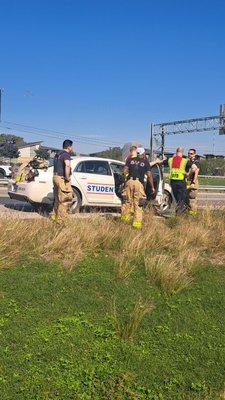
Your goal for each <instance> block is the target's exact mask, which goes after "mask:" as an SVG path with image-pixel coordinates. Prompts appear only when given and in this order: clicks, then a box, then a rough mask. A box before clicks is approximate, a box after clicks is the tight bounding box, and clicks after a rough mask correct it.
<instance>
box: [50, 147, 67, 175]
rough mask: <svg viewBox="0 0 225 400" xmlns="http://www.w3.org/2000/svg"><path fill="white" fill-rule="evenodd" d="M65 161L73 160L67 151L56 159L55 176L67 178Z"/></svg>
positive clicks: (59, 154) (56, 156)
mask: <svg viewBox="0 0 225 400" xmlns="http://www.w3.org/2000/svg"><path fill="white" fill-rule="evenodd" d="M65 160H71V156H70V154H69V153H68V152H67V151H61V152H60V153H58V154H56V155H55V158H54V175H58V176H62V177H64V178H65Z"/></svg>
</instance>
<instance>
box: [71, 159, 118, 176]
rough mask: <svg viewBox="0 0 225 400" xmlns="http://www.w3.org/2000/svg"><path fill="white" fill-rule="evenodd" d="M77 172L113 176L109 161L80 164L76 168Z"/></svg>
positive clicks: (90, 161) (89, 161) (83, 162)
mask: <svg viewBox="0 0 225 400" xmlns="http://www.w3.org/2000/svg"><path fill="white" fill-rule="evenodd" d="M76 172H84V173H86V174H97V175H112V174H111V171H110V168H109V163H108V162H107V161H96V160H93V161H92V160H88V161H82V162H80V163H79V164H78V165H77V167H76Z"/></svg>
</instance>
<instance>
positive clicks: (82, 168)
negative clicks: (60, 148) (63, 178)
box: [75, 161, 85, 172]
mask: <svg viewBox="0 0 225 400" xmlns="http://www.w3.org/2000/svg"><path fill="white" fill-rule="evenodd" d="M75 171H76V172H85V164H84V161H82V162H80V163H79V164H78V165H77V166H76V168H75Z"/></svg>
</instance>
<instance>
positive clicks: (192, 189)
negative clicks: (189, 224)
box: [186, 149, 200, 216]
mask: <svg viewBox="0 0 225 400" xmlns="http://www.w3.org/2000/svg"><path fill="white" fill-rule="evenodd" d="M199 171H200V162H199V160H198V159H197V158H196V150H195V149H189V150H188V162H187V165H186V172H187V173H188V177H187V180H188V188H187V191H188V200H189V214H190V215H193V216H195V215H196V214H197V196H198V188H199V183H198V174H199Z"/></svg>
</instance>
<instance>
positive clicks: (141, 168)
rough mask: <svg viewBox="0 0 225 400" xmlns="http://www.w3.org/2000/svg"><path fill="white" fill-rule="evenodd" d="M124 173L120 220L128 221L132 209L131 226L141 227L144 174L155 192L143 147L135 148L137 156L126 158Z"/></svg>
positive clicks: (144, 195) (144, 197)
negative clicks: (124, 181)
mask: <svg viewBox="0 0 225 400" xmlns="http://www.w3.org/2000/svg"><path fill="white" fill-rule="evenodd" d="M124 175H125V177H126V184H125V190H124V192H123V194H124V198H123V204H122V210H121V221H124V222H128V221H130V220H131V218H132V217H131V214H132V211H133V227H134V228H141V227H142V213H143V211H142V207H143V205H144V202H145V201H146V194H145V190H144V178H145V175H147V180H148V182H149V184H150V187H151V189H152V193H154V192H155V189H154V186H153V178H152V174H151V167H150V164H149V161H148V160H147V159H146V157H145V149H144V148H143V147H139V148H137V157H133V158H128V160H127V161H126V164H125V167H124ZM132 209H133V210H132Z"/></svg>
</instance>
